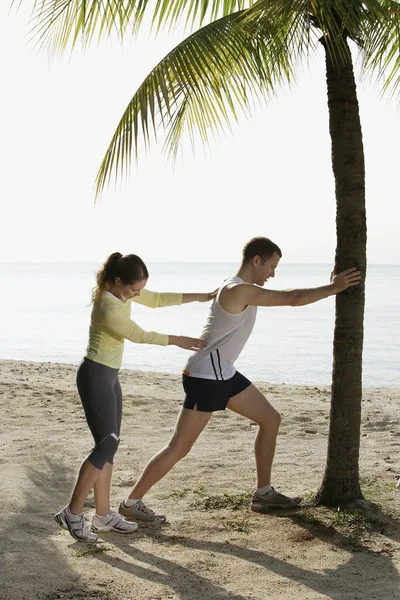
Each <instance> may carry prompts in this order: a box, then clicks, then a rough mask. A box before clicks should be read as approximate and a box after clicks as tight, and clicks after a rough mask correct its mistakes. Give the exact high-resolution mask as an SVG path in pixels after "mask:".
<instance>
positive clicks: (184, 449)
mask: <svg viewBox="0 0 400 600" xmlns="http://www.w3.org/2000/svg"><path fill="white" fill-rule="evenodd" d="M211 415H212V413H211V412H202V411H198V410H196V409H195V408H194V409H193V410H191V409H188V408H182V409H181V412H180V413H179V416H178V420H177V423H176V426H175V431H174V434H173V436H172V438H171V441H170V442H169V444H168V445H167V446H165V448H163V449H162V450H160V452H158V453H157V454H156V455H155V456H153V458H152V459H151V460H150V461H149V462H148V463H147V465H146V466H145V468H144V470H143V471H142V473H141V475H140V476H139V479H138V480H137V482H136V484H135V485H134V487H133V489H132V492H131V493H130V495H129V498H128V506H127V505H126V504H125V502H121V504H120V508H119V511H120V513H121V514H123V515H124V516H125V517H127V518H130V517H131V518H135V519H143V520H149V521H150V520H151V521H152V520H159V521H163V520H165V517H163V518H161V517H160V518H159V519H157V518H155V517H156V515H154V513H152V511H149V515H148V516H149V518H148V519H147V518H146V513H145V512H143V515H142V514H141V509H140V505H139V506H138V507H137V508H139V512H135V505H133V506H132V510H131V511H130V510H129V509H130V508H131V507H130V506H129V504H130V502H129V501H132V500H136V501H137V500H141V499H142V498H143V496H144V495H145V494H146V493H147V492H148V491H149V489H150V488H151V487H153V485H154V484H155V483H157V481H160V479H162V478H163V477H164V476H165V475H166V474H167V473H168V472H169V471H170V470H171V469H172V467H173V466H174V465H175V464H176V463H177V462H178V461H179V460H181V459H182V458H184V456H186V455H187V454H188V452H189V451H190V449H191V448H192V446H193V444H194V443H195V441H196V440H197V438H198V437H199V435H200V433H201V432H202V431H203V429H204V427H205V426H206V425H207V423H208V421H209V420H210V417H211ZM144 509H145V510H146V511H147V510H148V509H147V507H144ZM130 512H131V513H132V514H130Z"/></svg>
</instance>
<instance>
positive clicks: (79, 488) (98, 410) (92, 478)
mask: <svg viewBox="0 0 400 600" xmlns="http://www.w3.org/2000/svg"><path fill="white" fill-rule="evenodd" d="M117 384H118V385H117ZM77 385H78V391H79V395H80V397H81V401H82V405H83V408H84V411H85V416H86V420H87V423H88V426H89V428H90V431H91V432H92V435H93V438H94V441H95V446H94V448H93V450H92V452H91V453H90V455H89V457H88V458H87V459H86V460H85V462H84V463H83V465H82V467H81V469H80V472H79V476H78V481H77V483H76V486H75V489H74V491H73V494H72V499H71V502H70V509H71V512H73V513H75V514H76V513H78V512H82V511H83V507H84V504H85V501H86V498H87V496H88V495H89V492H90V490H91V489H92V488H94V490H95V501H96V511H98V514H106V513H107V512H108V511H109V510H110V482H111V474H112V461H113V457H114V455H115V452H116V451H117V448H118V444H119V431H120V425H121V411H122V409H121V406H122V394H121V388H120V386H119V382H118V371H117V370H116V369H110V368H109V367H106V366H105V365H100V364H98V363H95V362H93V361H88V360H85V361H84V362H83V363H82V365H81V366H80V367H79V369H78V374H77ZM105 510H106V512H105V513H104V511H105Z"/></svg>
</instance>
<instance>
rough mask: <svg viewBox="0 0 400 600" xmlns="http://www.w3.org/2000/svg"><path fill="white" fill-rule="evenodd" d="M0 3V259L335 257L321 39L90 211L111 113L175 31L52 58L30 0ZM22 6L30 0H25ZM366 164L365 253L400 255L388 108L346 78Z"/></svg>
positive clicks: (396, 133) (394, 258) (393, 109)
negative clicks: (250, 250)
mask: <svg viewBox="0 0 400 600" xmlns="http://www.w3.org/2000/svg"><path fill="white" fill-rule="evenodd" d="M1 4H2V6H1V8H0V53H1V57H2V58H1V65H0V69H1V88H2V94H1V111H0V131H1V135H0V144H1V148H0V150H1V155H0V156H1V161H2V169H1V171H2V176H1V178H0V198H1V203H0V206H1V208H0V219H1V225H2V227H1V236H0V262H15V261H18V262H20V261H22V262H26V261H39V262H53V261H57V262H58V261H63V262H70V261H71V262H75V261H82V262H89V261H90V262H103V260H104V259H105V258H106V256H107V255H108V254H110V253H111V252H115V251H119V252H122V253H135V254H139V255H140V256H141V257H142V258H143V259H144V260H145V261H148V262H161V261H163V262H164V261H184V262H237V261H239V260H240V252H241V249H242V247H243V245H244V244H245V243H246V242H247V241H248V240H249V239H250V238H251V237H253V236H255V235H264V236H267V237H269V238H271V239H272V240H273V241H274V242H276V243H277V244H278V245H279V246H280V247H281V249H282V252H283V260H284V261H285V262H287V263H314V262H320V263H329V264H332V263H333V260H334V255H335V198H334V183H333V176H332V172H331V162H330V138H329V131H328V112H327V105H326V89H325V75H324V60H323V51H322V47H321V49H320V50H319V54H318V56H317V58H316V59H315V60H314V61H313V62H312V64H310V65H309V68H304V69H303V71H301V72H300V73H299V78H298V82H297V84H296V86H295V87H293V88H292V89H290V90H289V89H286V90H283V91H282V92H281V93H279V95H278V97H277V99H275V100H274V101H272V102H271V103H270V104H269V105H268V106H264V107H258V108H257V110H256V111H255V114H254V115H253V117H252V118H246V117H242V118H240V120H239V122H238V123H237V124H234V125H233V127H232V131H231V132H229V133H227V134H226V135H225V136H224V137H222V138H221V139H220V140H219V141H217V142H212V143H211V145H210V147H209V149H208V150H207V152H206V153H204V152H203V150H202V149H201V148H199V149H198V150H196V153H195V155H194V156H193V154H192V153H191V152H189V151H187V150H186V151H185V152H184V153H183V155H182V156H181V157H179V158H178V160H177V162H176V164H175V165H173V164H172V163H171V162H170V161H168V160H167V158H166V157H165V156H163V155H162V153H161V144H160V146H156V145H154V146H152V148H151V150H150V153H149V155H148V156H147V157H145V156H144V155H143V156H142V157H141V159H140V163H139V165H138V166H135V165H134V166H133V168H132V170H131V173H130V176H129V180H128V182H127V184H126V185H120V184H117V185H112V186H111V187H110V188H109V189H108V190H107V192H106V193H104V194H103V197H102V199H101V201H100V203H98V204H97V205H96V206H95V205H94V180H95V177H96V173H97V170H98V167H99V165H100V162H101V160H102V157H103V155H104V153H105V151H106V149H107V147H108V144H109V141H110V139H111V137H112V134H113V133H114V130H115V128H116V125H117V124H118V121H119V119H120V117H121V115H122V113H123V111H124V109H125V107H126V105H127V104H128V102H129V101H130V99H131V97H132V96H133V94H134V92H135V91H136V89H137V87H138V86H139V85H140V83H141V82H142V80H143V79H144V78H145V77H146V75H147V74H148V73H149V71H150V70H151V69H152V68H153V67H154V66H155V65H156V64H157V62H158V61H159V60H160V59H161V58H162V57H163V56H164V55H165V54H166V53H167V52H168V51H169V50H171V49H172V48H173V47H174V46H175V45H176V44H177V43H179V41H180V40H181V39H182V36H183V33H182V31H179V30H177V31H175V33H174V34H167V33H163V34H162V35H160V36H159V37H158V38H156V39H155V38H154V36H149V35H148V31H143V34H142V35H140V36H139V38H138V39H136V40H133V41H130V42H129V43H126V44H125V45H124V46H121V45H120V44H119V43H117V42H104V43H101V44H100V45H99V46H96V45H93V46H92V47H91V48H90V49H89V50H86V52H83V51H81V50H80V49H79V48H77V49H76V50H74V52H73V53H72V54H71V55H68V56H64V57H62V58H56V59H52V60H51V61H50V62H49V60H48V58H47V57H46V56H45V55H43V54H39V53H38V52H36V51H35V49H34V44H33V42H32V41H30V39H29V9H28V7H29V2H27V0H25V2H24V4H23V6H22V8H21V9H20V10H19V12H16V11H12V12H11V13H9V12H8V6H7V5H8V3H7V2H2V3H1ZM32 4H33V2H32ZM358 94H359V102H360V114H361V120H362V128H363V136H364V145H365V160H366V173H367V181H366V183H367V219H368V261H369V262H370V263H377V264H384V263H388V264H400V244H399V242H398V238H399V236H398V223H399V222H400V202H399V184H398V169H399V160H398V159H399V150H398V148H399V142H398V141H399V139H400V110H399V108H398V107H397V106H396V103H395V102H394V101H393V102H391V103H389V101H388V100H387V99H380V98H379V90H378V89H377V87H376V86H375V87H374V86H371V85H369V84H367V83H365V82H362V81H360V80H358Z"/></svg>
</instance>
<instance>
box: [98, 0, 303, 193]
mask: <svg viewBox="0 0 400 600" xmlns="http://www.w3.org/2000/svg"><path fill="white" fill-rule="evenodd" d="M244 13H245V11H239V12H237V13H234V14H233V15H229V16H227V17H223V18H221V19H218V20H217V21H215V22H213V23H211V24H210V25H207V26H205V27H203V28H202V29H200V30H199V31H197V32H195V33H194V34H192V35H191V36H189V37H188V38H187V39H185V40H184V41H183V42H182V43H181V44H179V45H178V46H177V47H176V48H175V49H174V50H172V52H170V53H169V54H168V55H167V56H166V57H165V58H164V59H163V60H162V61H161V62H160V63H159V64H158V65H157V66H156V67H155V68H154V69H153V71H152V72H151V73H150V74H149V75H148V77H147V78H146V79H145V81H144V82H143V83H142V85H141V86H140V87H139V89H138V91H137V92H136V94H135V95H134V97H133V98H132V100H131V101H130V103H129V104H128V106H127V108H126V110H125V112H124V114H123V116H122V118H121V120H120V123H119V125H118V127H117V129H116V131H115V133H114V136H113V138H112V140H111V144H110V146H109V148H108V150H107V153H106V155H105V158H104V160H103V162H102V164H101V167H100V170H99V173H98V176H97V195H99V194H100V192H101V191H102V190H103V188H104V186H105V185H106V183H108V182H109V180H110V178H111V177H112V176H116V177H120V176H121V175H122V174H123V173H124V171H125V170H126V169H127V168H128V167H129V162H130V160H131V157H132V153H133V151H135V154H136V156H137V152H138V143H139V138H140V139H142V140H143V141H144V144H145V147H148V144H149V142H150V137H151V136H155V137H157V132H158V127H159V125H160V124H161V126H163V127H164V129H165V128H167V129H168V135H167V139H166V142H165V150H166V151H167V152H168V153H169V154H172V155H173V156H175V155H176V152H177V149H178V145H179V142H180V140H181V138H182V134H183V132H187V134H188V135H189V138H190V139H192V140H194V138H195V137H196V132H198V133H199V134H200V136H201V138H202V139H203V140H207V139H209V137H210V136H212V135H216V134H217V133H219V132H220V131H221V130H223V129H224V127H226V126H229V124H230V122H231V119H232V118H233V119H234V120H235V119H237V118H238V114H239V112H241V113H243V112H244V113H249V112H250V110H251V107H252V105H253V102H254V101H261V100H263V99H266V98H268V96H269V95H272V94H274V93H275V90H276V89H277V87H278V86H279V84H280V83H282V82H284V81H292V80H293V79H294V72H293V68H292V64H291V60H292V55H291V53H290V52H287V48H286V47H285V43H284V40H283V39H282V35H280V34H279V32H278V31H277V30H276V29H271V28H270V27H269V26H268V23H266V22H260V23H259V26H258V29H257V30H256V29H255V27H254V23H252V27H251V29H250V30H249V29H248V28H247V26H246V25H245V24H244V23H243V22H241V20H240V17H241V16H242V15H243V14H244ZM271 31H272V32H273V34H274V35H273V36H272V35H271Z"/></svg>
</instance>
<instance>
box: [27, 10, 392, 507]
mask: <svg viewBox="0 0 400 600" xmlns="http://www.w3.org/2000/svg"><path fill="white" fill-rule="evenodd" d="M399 9H400V5H399V3H398V2H397V1H395V0H257V1H256V0H253V1H252V0H248V1H245V0H213V1H211V0H158V1H157V2H154V1H153V2H150V1H149V0H109V1H108V2H104V1H103V0H36V1H35V2H34V12H33V18H34V23H35V26H34V31H36V36H37V40H38V43H39V44H43V45H45V46H47V48H49V49H50V50H51V52H52V53H57V52H61V51H63V50H64V49H65V48H66V47H67V46H68V45H69V44H72V46H73V45H75V44H76V42H77V40H78V39H80V40H83V41H84V43H89V42H90V41H91V40H92V39H93V38H95V37H98V38H101V37H102V36H107V35H111V34H112V33H113V32H114V33H115V32H116V33H117V34H118V35H119V36H120V37H121V38H123V37H124V36H127V35H128V34H132V33H135V32H136V31H137V30H138V29H139V28H140V27H141V26H143V18H144V17H146V18H147V17H151V22H152V24H153V27H155V28H156V29H159V28H161V26H163V25H170V26H173V25H175V24H176V23H177V22H179V21H182V19H185V21H186V25H187V27H188V28H190V30H191V31H193V33H192V34H191V35H189V37H187V38H186V39H185V40H183V41H182V42H181V43H180V44H179V45H178V46H177V47H176V48H174V50H172V52H170V53H169V54H168V55H167V56H166V57H165V58H164V59H162V60H161V61H160V63H159V64H158V65H157V66H156V67H155V68H154V69H153V70H152V71H151V73H150V74H149V75H148V77H146V79H145V80H144V82H143V83H142V85H141V86H140V87H139V89H138V90H137V92H136V93H135V95H134V96H133V98H132V99H131V101H130V102H129V104H128V106H127V108H126V110H125V112H124V114H123V116H122V118H121V120H120V123H119V125H118V127H117V129H116V131H115V133H114V136H113V138H112V140H111V144H110V146H109V148H108V150H107V152H106V154H105V157H104V160H103V162H102V164H101V166H100V169H99V173H98V177H97V192H98V194H99V193H101V191H102V190H103V188H104V186H105V185H106V184H108V183H109V181H110V179H111V178H113V177H119V176H121V175H123V174H125V173H126V172H127V170H128V168H129V165H130V163H131V161H132V160H133V156H132V155H133V153H134V154H136V156H137V155H138V148H139V143H140V141H144V143H145V146H148V144H149V143H150V142H152V141H153V140H154V139H155V138H156V136H157V135H158V134H159V131H160V129H163V130H164V131H165V132H166V137H165V149H166V151H167V152H168V153H169V154H170V155H172V156H174V155H176V152H177V149H178V147H179V144H180V142H181V140H182V138H183V136H184V134H186V135H188V136H189V138H190V139H191V140H192V143H193V144H194V145H195V144H197V143H198V142H199V138H200V141H201V142H203V141H207V140H209V138H210V136H212V135H214V134H215V133H217V132H218V131H220V130H221V129H222V128H223V127H224V126H226V125H228V124H229V122H230V119H232V118H233V119H237V118H238V114H239V113H240V112H245V113H246V112H250V111H251V108H252V103H253V102H254V99H256V100H258V101H262V100H264V99H268V98H269V97H270V96H273V95H275V94H276V93H277V90H278V89H279V87H280V86H281V85H284V84H287V83H292V82H294V81H295V75H296V70H297V69H298V67H299V66H300V65H301V64H302V62H304V61H307V60H308V59H309V57H310V56H311V55H312V54H313V53H315V52H317V51H318V48H320V47H321V45H322V47H323V49H324V51H325V60H326V81H327V94H328V109H329V122H330V136H331V145H332V168H333V173H334V179H335V189H336V204H337V212H336V226H337V249H336V258H335V262H336V268H337V269H338V270H339V271H340V270H343V269H344V268H347V267H348V266H357V267H358V268H359V269H360V270H361V272H362V273H363V281H362V284H361V285H360V286H358V287H355V288H350V289H349V290H347V291H346V292H343V293H342V294H340V295H339V296H337V298H336V321H335V332H334V349H333V375H332V401H331V415H330V430H329V442H328V457H327V464H326V470H325V475H324V478H323V482H322V485H321V487H320V489H319V491H318V494H317V498H318V500H319V502H320V503H322V504H326V505H337V504H346V503H348V502H351V501H353V500H355V499H358V498H361V497H362V494H361V489H360V484H359V472H358V462H359V442H360V423H361V398H362V383H361V382H362V377H361V375H362V347H363V318H364V281H365V274H366V214H365V171H364V154H363V140H362V132H361V124H360V117H359V108H358V99H357V91H356V84H355V78H354V72H353V57H352V51H351V48H352V49H353V52H355V51H356V50H358V51H359V54H360V56H361V71H362V73H363V74H367V75H371V76H375V77H376V78H377V79H378V81H380V82H381V83H382V89H383V91H390V92H391V93H394V92H395V91H396V89H397V87H398V85H399V83H400V75H399V70H400V55H399V51H400V10H399Z"/></svg>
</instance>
